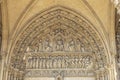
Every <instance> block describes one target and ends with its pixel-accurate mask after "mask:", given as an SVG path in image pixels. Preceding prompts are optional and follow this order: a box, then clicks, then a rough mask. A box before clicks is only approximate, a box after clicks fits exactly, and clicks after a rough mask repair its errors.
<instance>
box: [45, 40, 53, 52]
mask: <svg viewBox="0 0 120 80" xmlns="http://www.w3.org/2000/svg"><path fill="white" fill-rule="evenodd" d="M44 49H45V51H52V47H51V45H50V40H49V39H46V40H45V43H44Z"/></svg>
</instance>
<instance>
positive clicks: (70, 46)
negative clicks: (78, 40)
mask: <svg viewBox="0 0 120 80" xmlns="http://www.w3.org/2000/svg"><path fill="white" fill-rule="evenodd" d="M68 48H69V51H75V42H74V40H73V39H71V40H70V41H69V44H68Z"/></svg>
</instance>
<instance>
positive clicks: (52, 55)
mask: <svg viewBox="0 0 120 80" xmlns="http://www.w3.org/2000/svg"><path fill="white" fill-rule="evenodd" d="M92 26H93V25H91V24H90V23H89V22H88V21H87V20H86V19H85V18H83V17H82V16H81V15H79V14H77V13H76V12H75V11H74V10H71V9H67V8H64V7H55V8H51V9H49V10H46V11H45V12H42V13H40V14H39V15H37V17H34V18H32V19H31V21H29V22H28V24H26V25H25V28H24V31H23V32H21V34H20V38H19V39H18V41H17V42H16V45H15V47H14V50H13V55H12V57H11V63H10V68H11V69H15V70H18V71H19V72H23V73H24V74H26V75H25V76H26V77H30V76H52V77H55V75H56V76H57V75H62V76H64V77H65V76H79V77H80V76H94V77H96V78H97V79H96V80H107V79H103V78H105V77H104V76H105V75H106V70H103V71H101V68H102V69H105V66H106V63H107V60H106V55H105V49H104V46H103V43H102V41H101V39H100V38H99V36H98V34H97V33H96V32H95V31H94V29H93V27H92ZM96 70H98V71H97V72H96ZM82 72H83V73H82ZM101 73H102V75H103V76H102V77H101V75H99V74H101ZM106 77H107V76H106ZM100 78H101V79H100ZM8 80H11V79H10V78H8Z"/></svg>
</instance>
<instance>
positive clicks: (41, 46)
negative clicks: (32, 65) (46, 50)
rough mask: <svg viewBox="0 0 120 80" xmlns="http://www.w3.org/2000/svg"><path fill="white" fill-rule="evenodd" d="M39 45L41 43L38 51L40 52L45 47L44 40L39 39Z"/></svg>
mask: <svg viewBox="0 0 120 80" xmlns="http://www.w3.org/2000/svg"><path fill="white" fill-rule="evenodd" d="M38 45H39V50H38V51H39V52H40V51H42V49H43V45H42V40H41V39H40V40H39V44H38Z"/></svg>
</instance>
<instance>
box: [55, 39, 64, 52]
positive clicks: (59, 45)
mask: <svg viewBox="0 0 120 80" xmlns="http://www.w3.org/2000/svg"><path fill="white" fill-rule="evenodd" d="M63 49H64V42H63V40H62V38H61V37H60V38H59V39H58V40H57V41H56V50H57V51H63Z"/></svg>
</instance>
